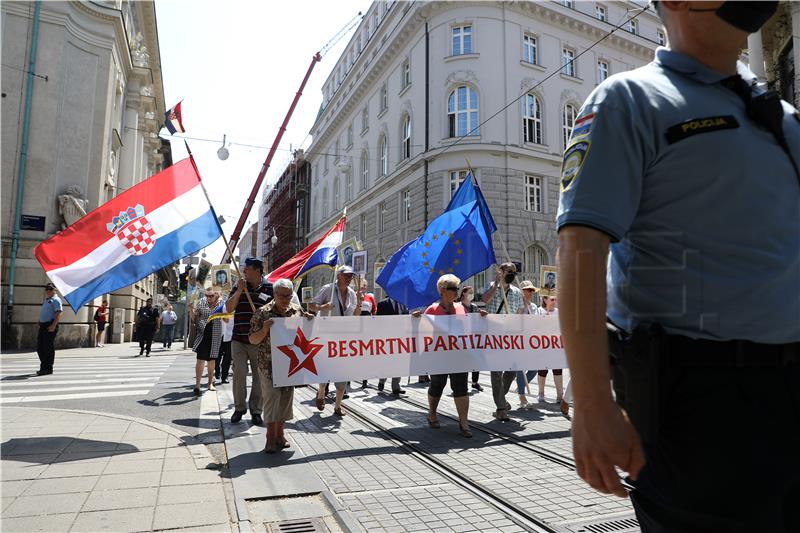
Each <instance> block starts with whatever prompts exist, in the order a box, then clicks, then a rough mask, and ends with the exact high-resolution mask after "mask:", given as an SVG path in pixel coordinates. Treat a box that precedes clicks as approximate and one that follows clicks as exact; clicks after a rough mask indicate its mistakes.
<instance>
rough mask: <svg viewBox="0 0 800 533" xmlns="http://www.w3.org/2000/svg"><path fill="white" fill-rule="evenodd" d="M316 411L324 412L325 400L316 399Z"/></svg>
mask: <svg viewBox="0 0 800 533" xmlns="http://www.w3.org/2000/svg"><path fill="white" fill-rule="evenodd" d="M317 409H319V410H320V411H324V410H325V398H317Z"/></svg>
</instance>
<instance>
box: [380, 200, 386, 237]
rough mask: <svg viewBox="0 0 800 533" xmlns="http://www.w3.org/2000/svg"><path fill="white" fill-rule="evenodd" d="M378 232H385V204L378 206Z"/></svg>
mask: <svg viewBox="0 0 800 533" xmlns="http://www.w3.org/2000/svg"><path fill="white" fill-rule="evenodd" d="M378 231H379V232H381V233H383V232H384V231H386V202H381V203H380V204H378Z"/></svg>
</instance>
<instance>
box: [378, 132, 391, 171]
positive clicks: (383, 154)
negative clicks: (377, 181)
mask: <svg viewBox="0 0 800 533" xmlns="http://www.w3.org/2000/svg"><path fill="white" fill-rule="evenodd" d="M378 154H379V158H380V176H381V177H383V176H388V175H389V142H388V141H387V139H386V135H382V136H381V140H380V142H379V143H378Z"/></svg>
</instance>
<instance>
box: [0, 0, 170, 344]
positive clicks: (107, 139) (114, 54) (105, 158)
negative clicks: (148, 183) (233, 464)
mask: <svg viewBox="0 0 800 533" xmlns="http://www.w3.org/2000/svg"><path fill="white" fill-rule="evenodd" d="M37 5H38V17H37V16H36V13H37ZM0 9H2V28H3V35H2V60H3V61H2V62H3V75H2V92H3V98H2V114H3V117H4V120H3V121H2V189H3V195H2V213H3V215H2V216H3V220H2V256H3V264H2V279H3V309H2V313H3V346H4V348H5V349H16V348H30V347H33V346H35V344H36V330H37V326H36V322H37V319H38V311H39V306H40V304H41V301H42V297H43V291H42V286H43V285H44V283H45V282H46V281H47V278H46V276H45V274H44V272H43V271H42V269H41V268H40V266H39V264H38V263H37V262H36V260H35V259H34V257H33V247H34V246H36V244H38V243H39V242H41V241H43V240H45V239H47V238H48V237H50V236H51V235H53V234H54V233H56V232H57V231H59V230H61V229H62V227H64V225H66V224H69V223H71V222H74V220H76V219H77V218H78V217H79V216H80V215H81V214H82V213H83V212H88V211H90V210H92V209H94V208H96V207H98V206H99V205H101V204H103V203H105V202H106V201H108V200H110V199H111V198H112V197H114V196H115V195H117V194H118V193H119V192H121V191H124V190H125V189H127V188H129V187H131V186H133V185H134V184H136V183H138V182H140V181H141V180H143V179H145V178H147V177H148V176H150V175H152V174H154V173H155V172H158V171H159V170H161V169H162V168H163V167H164V166H167V165H169V164H171V155H170V151H169V145H168V144H166V143H162V140H161V139H160V138H159V137H158V131H159V128H160V126H161V124H162V123H163V117H164V91H163V87H162V77H161V63H160V53H159V44H158V31H157V28H156V13H155V7H154V4H153V2H152V1H137V2H133V1H127V0H107V1H101V2H90V1H69V2H66V1H65V2H12V1H9V2H3V3H2V6H0ZM37 24H38V35H37V37H36V47H37V52H36V57H35V63H34V67H33V71H34V72H33V75H34V76H33V83H32V92H31V94H30V102H29V106H30V114H29V124H30V127H29V132H30V133H29V137H28V144H27V156H24V157H25V173H24V175H23V176H22V183H23V188H22V195H21V199H20V206H21V209H20V210H19V213H17V210H16V205H17V185H18V173H19V169H20V164H21V159H22V158H23V154H22V152H23V151H22V149H21V144H22V125H23V123H24V122H25V120H24V115H25V104H26V84H27V78H28V74H27V73H26V71H27V70H28V63H29V60H30V57H31V49H32V44H33V43H32V37H33V34H34V31H33V30H34V26H35V25H37ZM17 214H19V215H25V216H26V217H27V216H33V217H39V218H37V219H35V220H38V221H40V222H41V217H43V218H44V225H43V227H42V228H41V229H38V228H37V229H22V231H21V232H20V234H19V249H18V253H17V254H16V255H17V257H16V262H15V265H14V269H15V285H14V291H13V294H14V300H13V313H12V314H11V316H10V321H9V313H8V303H9V286H8V281H9V274H10V269H11V263H12V261H11V258H10V251H11V245H12V240H13V228H14V221H15V219H16V217H17ZM161 283H163V282H161ZM157 285H158V286H160V283H159V281H158V278H157V276H155V275H154V276H150V277H148V278H145V279H143V280H141V281H140V282H138V283H136V284H135V285H133V286H130V287H127V288H125V289H121V290H119V291H116V292H115V293H114V294H111V295H109V300H110V304H111V307H112V311H113V312H112V315H111V317H110V318H113V319H115V322H116V323H115V324H114V327H113V328H110V329H111V330H112V334H110V337H109V339H108V341H109V342H120V341H124V340H130V338H131V333H132V322H133V320H134V316H135V311H136V309H138V307H140V305H141V304H142V303H143V300H144V299H145V298H147V297H149V296H151V295H153V294H156V293H157V292H159V291H158V287H157ZM99 303H100V298H98V299H97V300H96V301H95V302H94V303H93V304H89V305H87V306H85V307H83V308H82V309H79V310H78V312H77V313H75V312H73V310H72V309H70V308H69V306H65V311H64V315H63V317H62V320H61V324H62V326H61V327H60V328H59V335H58V337H57V345H58V346H86V345H90V343H91V342H92V338H93V333H94V327H95V326H94V325H93V323H92V317H93V315H94V309H95V306H96V305H99Z"/></svg>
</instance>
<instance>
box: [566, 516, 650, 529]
mask: <svg viewBox="0 0 800 533" xmlns="http://www.w3.org/2000/svg"><path fill="white" fill-rule="evenodd" d="M564 531H568V532H570V533H611V532H613V533H620V532H622V533H638V532H639V531H640V529H639V521H638V520H636V519H635V518H616V519H613V520H593V521H591V522H583V523H581V524H572V525H570V526H567V527H565V528H564Z"/></svg>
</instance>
